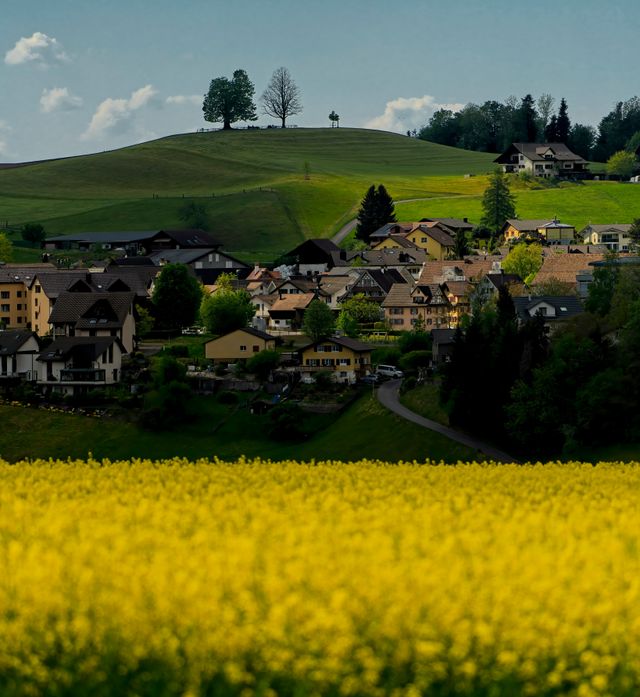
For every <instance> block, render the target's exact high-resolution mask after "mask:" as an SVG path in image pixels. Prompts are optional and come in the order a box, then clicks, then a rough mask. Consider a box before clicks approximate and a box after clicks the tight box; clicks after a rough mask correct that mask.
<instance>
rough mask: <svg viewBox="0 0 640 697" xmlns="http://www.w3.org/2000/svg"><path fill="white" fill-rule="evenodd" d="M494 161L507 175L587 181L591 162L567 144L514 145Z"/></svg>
mask: <svg viewBox="0 0 640 697" xmlns="http://www.w3.org/2000/svg"><path fill="white" fill-rule="evenodd" d="M494 162H495V163H496V164H499V165H502V171H503V172H507V173H516V174H517V173H519V172H528V173H529V174H532V175H534V176H536V177H544V178H545V179H549V178H551V177H571V178H573V179H584V178H585V177H586V176H587V175H588V167H589V163H588V162H587V161H586V160H585V159H584V158H582V157H580V155H576V154H575V153H574V152H571V150H569V148H568V147H567V146H566V145H565V144H564V143H512V144H511V145H510V146H509V147H508V148H507V149H506V150H505V151H504V152H503V153H502V155H499V156H498V157H497V158H496V159H495V160H494Z"/></svg>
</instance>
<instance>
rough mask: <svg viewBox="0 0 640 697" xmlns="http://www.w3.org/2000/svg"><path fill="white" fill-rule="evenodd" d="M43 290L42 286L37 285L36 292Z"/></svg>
mask: <svg viewBox="0 0 640 697" xmlns="http://www.w3.org/2000/svg"><path fill="white" fill-rule="evenodd" d="M41 290H42V289H41V288H40V286H38V285H36V293H39V292H40V291H41Z"/></svg>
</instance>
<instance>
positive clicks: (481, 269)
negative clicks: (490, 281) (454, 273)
mask: <svg viewBox="0 0 640 697" xmlns="http://www.w3.org/2000/svg"><path fill="white" fill-rule="evenodd" d="M494 261H495V259H492V258H491V257H483V258H480V257H473V258H467V259H465V260H464V261H460V260H449V261H427V262H426V263H425V264H424V266H423V267H422V272H421V273H420V278H419V279H418V283H443V282H444V280H446V279H444V278H443V277H444V275H445V274H444V270H445V269H447V268H450V269H459V270H460V271H462V275H463V276H464V277H465V280H467V281H479V280H480V279H481V278H482V277H483V276H484V275H486V274H488V273H489V272H490V271H491V266H492V264H493V262H494Z"/></svg>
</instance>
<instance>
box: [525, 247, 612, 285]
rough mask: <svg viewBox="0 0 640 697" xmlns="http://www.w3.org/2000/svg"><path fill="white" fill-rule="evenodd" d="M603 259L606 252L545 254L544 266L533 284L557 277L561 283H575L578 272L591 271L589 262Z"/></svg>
mask: <svg viewBox="0 0 640 697" xmlns="http://www.w3.org/2000/svg"><path fill="white" fill-rule="evenodd" d="M602 259H604V254H566V253H565V254H555V253H550V254H546V255H544V256H543V259H542V267H541V268H540V270H539V271H538V273H537V274H536V277H535V279H534V280H533V284H534V285H536V284H540V283H544V282H546V281H549V280H551V279H556V280H558V281H560V282H561V283H569V284H573V285H575V283H576V274H578V273H581V272H582V271H591V269H590V268H589V264H590V263H591V262H593V261H601V260H602Z"/></svg>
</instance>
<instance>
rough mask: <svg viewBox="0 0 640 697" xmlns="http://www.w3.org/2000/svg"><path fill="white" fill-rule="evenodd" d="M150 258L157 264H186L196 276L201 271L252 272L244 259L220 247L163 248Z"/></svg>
mask: <svg viewBox="0 0 640 697" xmlns="http://www.w3.org/2000/svg"><path fill="white" fill-rule="evenodd" d="M149 259H151V261H153V263H154V264H155V265H156V266H165V265H166V264H186V265H187V266H188V267H189V268H191V269H192V270H193V271H195V273H196V276H197V275H199V272H200V271H205V270H207V271H210V270H216V271H223V272H225V273H234V272H236V273H237V272H238V271H240V270H242V271H245V274H246V275H248V274H249V273H250V269H251V267H250V266H249V265H248V264H245V263H244V262H243V261H240V260H239V259H236V258H235V257H232V256H231V255H230V254H226V253H225V252H221V251H220V250H219V249H218V248H214V247H208V248H205V249H200V248H196V249H190V248H189V249H162V250H157V251H155V252H152V253H151V254H150V255H149Z"/></svg>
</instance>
